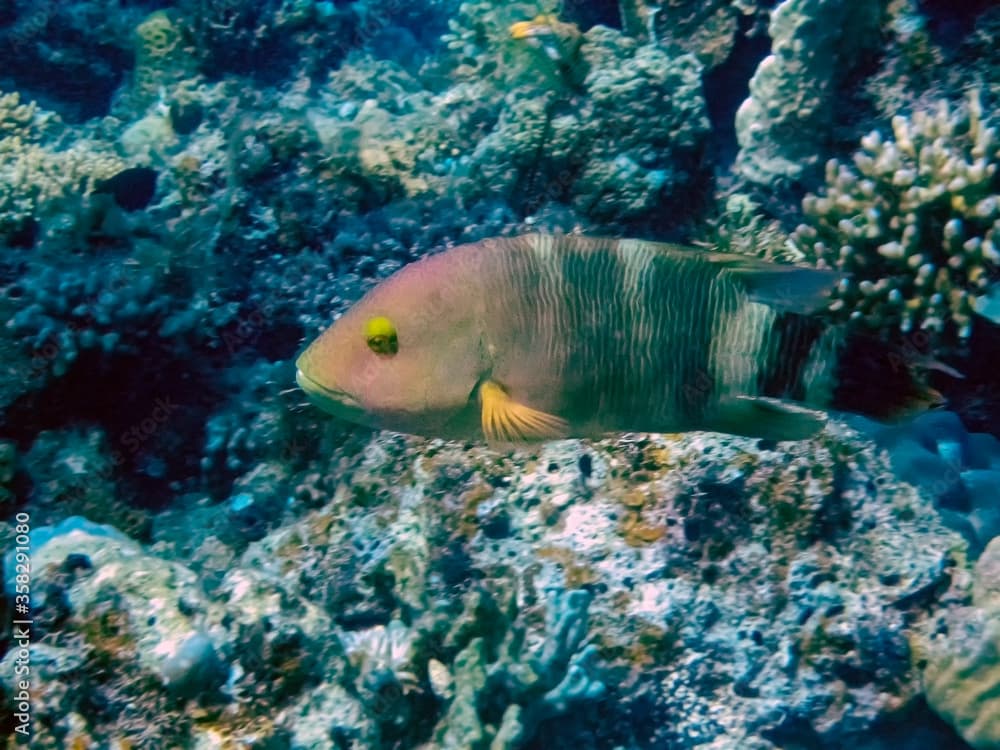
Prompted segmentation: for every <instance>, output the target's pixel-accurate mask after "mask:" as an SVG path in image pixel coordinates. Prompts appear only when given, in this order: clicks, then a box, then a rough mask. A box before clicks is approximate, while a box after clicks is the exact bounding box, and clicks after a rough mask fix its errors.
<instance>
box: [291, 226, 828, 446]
mask: <svg viewBox="0 0 1000 750" xmlns="http://www.w3.org/2000/svg"><path fill="white" fill-rule="evenodd" d="M837 278H838V276H837V275H836V274H835V273H833V272H829V271H822V270H816V269H811V268H800V267H795V266H784V265H777V264H771V263H766V262H763V261H759V260H756V259H753V258H746V257H743V256H733V255H723V254H718V253H710V252H706V251H701V250H696V249H688V248H682V247H678V246H675V245H669V244H663V243H653V242H645V241H639V240H616V239H599V238H586V237H578V236H545V235H529V236H523V237H518V238H512V239H496V240H486V241H483V242H479V243H475V244H471V245H464V246H460V247H456V248H453V249H451V250H448V251H446V252H444V253H441V254H439V255H435V256H431V257H428V258H425V259H423V260H421V261H419V262H417V263H414V264H412V265H410V266H407V267H406V268H404V269H403V270H401V271H400V272H399V273H398V274H396V275H395V276H394V277H392V278H390V279H389V280H387V281H386V282H384V283H383V284H381V285H380V286H378V287H377V288H375V289H374V290H373V291H372V292H371V293H370V294H369V295H367V296H366V297H365V298H363V299H362V300H361V301H360V302H359V303H358V304H357V305H356V306H355V307H354V308H352V309H351V310H349V311H348V312H347V313H346V314H345V315H344V316H343V317H342V318H340V319H339V320H338V321H336V322H335V323H334V325H333V326H331V328H330V329H329V330H328V331H327V332H326V333H324V334H323V336H321V337H320V338H319V339H318V340H317V341H316V342H315V343H314V344H313V345H312V346H311V347H310V348H309V349H308V350H307V351H306V352H305V353H304V354H303V355H302V356H301V357H300V359H299V361H298V363H297V364H298V367H299V377H298V379H299V383H300V384H301V385H302V386H303V387H304V388H305V390H306V391H307V392H308V393H309V394H310V395H311V396H312V397H313V398H314V400H316V401H317V403H319V404H320V405H321V406H324V407H325V408H327V409H328V410H330V411H332V412H334V413H337V414H341V415H342V416H347V417H348V418H350V419H354V420H355V421H360V422H365V423H368V424H372V425H375V426H379V427H383V428H387V429H394V430H399V431H403V432H411V433H416V434H422V435H430V436H440V437H449V438H472V439H478V438H482V437H483V436H484V432H485V433H486V437H489V438H496V437H497V436H496V435H492V434H490V430H489V429H488V426H487V425H486V423H485V417H484V405H485V403H486V402H485V398H484V393H485V392H484V391H483V385H484V384H486V383H490V384H494V385H496V386H498V388H497V389H493V391H492V392H494V393H500V394H502V395H503V394H505V399H509V401H510V404H513V405H514V406H516V407H522V406H523V407H526V408H527V409H528V410H530V411H531V412H533V413H540V414H542V415H543V416H546V415H547V416H550V417H552V418H553V420H554V421H556V422H558V423H559V425H560V426H559V428H558V429H556V428H555V427H553V424H554V422H549V423H547V424H546V425H544V426H542V427H539V426H538V425H536V427H535V428H534V429H532V428H531V426H530V424H527V423H525V424H527V426H526V427H525V428H524V429H521V430H520V431H518V430H516V429H515V430H512V431H510V432H509V433H508V432H507V431H505V430H500V433H499V436H500V437H501V438H518V437H521V438H524V439H534V438H546V437H557V436H596V435H603V434H606V433H613V432H622V431H655V432H681V431H687V430H698V429H703V430H718V431H724V432H731V433H736V434H746V435H755V436H761V437H769V438H774V439H782V438H788V439H798V438H803V437H806V436H808V435H810V434H813V433H814V432H816V431H817V430H818V429H819V428H820V427H821V426H822V423H823V417H822V414H820V413H817V412H815V411H813V410H810V409H807V408H803V407H800V406H797V405H796V404H795V403H792V402H791V401H790V399H794V400H799V401H804V402H806V403H811V404H815V405H817V406H823V405H825V403H826V402H827V401H828V399H829V393H830V372H831V371H832V362H831V357H832V350H833V343H832V342H833V338H831V337H830V336H827V335H824V334H823V327H822V326H821V325H819V324H817V323H816V322H815V321H814V320H812V319H810V318H809V317H808V315H806V314H807V313H809V312H811V311H813V310H815V309H817V308H818V307H821V306H822V304H823V299H824V296H825V294H826V292H827V291H828V290H829V289H830V288H831V287H832V286H833V284H834V283H836V280H837ZM383 318H384V319H385V320H387V321H389V322H390V323H391V325H392V326H394V335H396V337H397V338H398V351H397V352H395V353H392V354H386V353H377V352H374V351H371V347H370V346H365V345H363V344H364V339H365V334H364V327H365V325H366V322H367V321H372V320H375V319H378V320H381V319H383ZM497 408H499V409H500V410H501V414H507V413H508V412H506V411H504V410H505V409H508V408H510V405H508V404H502V405H499V406H498V407H497ZM510 414H511V419H512V420H513V424H514V425H515V426H516V425H518V424H520V422H518V419H520V418H519V417H518V416H517V414H515V413H513V412H510ZM529 422H530V420H529ZM556 433H558V434H556Z"/></svg>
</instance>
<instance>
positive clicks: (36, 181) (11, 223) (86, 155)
mask: <svg viewBox="0 0 1000 750" xmlns="http://www.w3.org/2000/svg"><path fill="white" fill-rule="evenodd" d="M56 125H57V119H56V117H55V115H51V114H48V113H45V112H41V111H40V110H39V109H38V107H37V105H35V104H34V103H33V102H32V103H30V104H24V103H22V102H21V99H20V96H19V95H18V94H17V93H16V92H15V93H12V94H4V95H0V237H5V236H10V235H11V234H12V233H16V232H18V231H20V230H21V229H22V227H23V224H24V222H25V221H27V220H29V219H37V218H40V217H41V215H42V214H44V213H45V212H46V210H48V209H51V208H54V207H55V206H56V205H57V204H58V203H59V201H61V200H63V199H67V198H71V197H72V198H76V197H77V196H79V195H81V194H82V195H86V194H88V193H90V192H91V191H93V189H94V188H95V187H96V184H97V182H98V181H100V180H102V179H107V178H108V177H111V176H112V175H114V174H115V173H117V172H119V171H121V170H122V169H123V168H124V167H125V163H124V162H123V161H122V160H121V159H120V158H119V157H118V156H117V155H116V154H115V153H114V152H113V151H112V150H111V149H110V148H107V147H104V146H100V145H97V144H92V143H87V142H84V141H79V142H77V143H74V144H73V145H72V146H70V147H69V148H67V149H63V150H54V149H52V148H50V147H47V146H45V145H43V143H44V138H45V136H46V134H47V133H48V131H49V129H50V128H53V127H55V126H56Z"/></svg>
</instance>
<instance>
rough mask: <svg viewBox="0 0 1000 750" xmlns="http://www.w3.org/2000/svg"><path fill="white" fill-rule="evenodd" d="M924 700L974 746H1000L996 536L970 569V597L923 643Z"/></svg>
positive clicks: (999, 553) (999, 547)
mask: <svg viewBox="0 0 1000 750" xmlns="http://www.w3.org/2000/svg"><path fill="white" fill-rule="evenodd" d="M925 658H926V666H925V667H924V682H925V685H926V688H925V689H926V691H927V702H928V703H929V704H930V706H931V708H933V709H934V710H935V711H936V712H937V713H938V714H940V715H941V717H942V718H944V719H945V720H946V721H947V722H948V723H949V724H950V725H952V726H953V727H955V728H956V729H957V730H958V731H959V733H960V734H961V735H962V737H963V738H964V739H965V740H966V741H967V742H968V743H969V744H970V745H972V747H974V748H976V750H990V749H991V748H996V747H1000V538H998V539H994V540H993V541H992V542H990V544H989V545H988V546H987V547H986V550H985V551H984V552H983V554H982V556H981V557H980V558H979V561H978V562H977V563H976V567H975V571H974V583H973V590H972V603H971V605H970V606H968V607H963V608H960V609H955V610H952V611H950V612H948V613H947V615H945V616H944V617H943V618H942V627H940V628H939V629H938V631H937V632H936V633H935V635H934V636H933V638H932V639H931V640H930V642H929V644H927V646H926V653H925Z"/></svg>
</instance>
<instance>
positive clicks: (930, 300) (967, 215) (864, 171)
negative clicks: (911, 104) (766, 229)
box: [794, 90, 1000, 340]
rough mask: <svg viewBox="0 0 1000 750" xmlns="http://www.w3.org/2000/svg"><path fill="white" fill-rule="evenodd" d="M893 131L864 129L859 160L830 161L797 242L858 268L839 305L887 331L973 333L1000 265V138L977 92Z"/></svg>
mask: <svg viewBox="0 0 1000 750" xmlns="http://www.w3.org/2000/svg"><path fill="white" fill-rule="evenodd" d="M892 130H893V137H892V138H886V137H884V136H883V135H882V134H881V133H880V132H878V131H873V132H872V133H870V134H869V135H867V136H865V137H864V138H863V139H862V142H861V150H860V151H858V152H857V153H856V154H855V156H854V159H853V166H851V165H847V164H841V163H839V162H837V161H830V162H828V163H827V168H826V192H825V194H824V195H820V196H814V195H810V196H807V197H806V198H805V199H804V200H803V204H802V205H803V211H804V213H805V215H806V219H807V222H808V223H806V224H804V225H802V226H800V227H799V229H798V230H797V231H796V232H795V235H794V241H795V242H796V244H797V245H798V246H799V247H800V248H801V249H802V250H803V252H805V253H806V254H807V255H808V256H809V257H812V258H815V259H816V260H817V261H819V262H820V263H822V264H824V265H826V266H829V267H833V268H837V269H840V270H843V271H845V272H847V273H848V274H850V275H849V276H848V277H846V278H845V279H844V281H842V282H841V284H840V286H839V287H838V289H837V293H836V300H835V302H834V303H833V305H832V309H833V310H835V311H842V312H843V314H844V315H847V316H850V318H851V319H853V320H857V321H860V322H861V323H863V324H864V325H866V326H868V327H871V328H874V329H876V330H879V331H882V332H889V331H892V330H893V329H898V330H900V331H902V332H903V333H910V332H913V331H925V332H926V334H927V335H928V336H933V337H938V338H943V339H945V340H947V338H948V337H949V336H950V337H952V339H954V338H957V339H965V338H967V337H968V336H969V335H970V333H971V331H972V315H973V313H974V312H975V311H976V308H977V304H978V299H979V297H980V296H982V295H984V294H985V293H986V290H987V289H988V287H989V285H990V284H991V283H992V282H993V281H994V279H993V274H994V269H995V267H996V265H997V263H1000V174H998V170H1000V139H998V137H997V131H996V128H995V127H993V126H992V125H991V124H990V122H989V121H988V119H987V117H986V115H985V113H984V111H983V108H982V104H981V101H980V95H979V93H978V91H975V90H973V91H971V92H970V93H969V96H968V102H967V105H966V106H965V107H964V108H952V107H950V106H949V105H948V104H947V103H946V102H943V101H942V102H939V104H938V106H937V108H936V110H935V111H934V112H923V111H917V112H914V114H913V115H912V117H905V116H903V115H897V116H896V117H894V118H893V120H892Z"/></svg>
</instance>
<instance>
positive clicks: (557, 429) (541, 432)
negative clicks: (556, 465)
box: [479, 380, 568, 443]
mask: <svg viewBox="0 0 1000 750" xmlns="http://www.w3.org/2000/svg"><path fill="white" fill-rule="evenodd" d="M479 401H480V404H481V407H482V427H483V435H485V436H486V439H487V440H488V441H489V442H491V443H524V442H533V441H539V440H556V439H558V438H561V437H565V436H566V433H567V431H568V425H567V424H566V421H565V420H564V419H560V418H559V417H556V416H554V415H552V414H546V413H545V412H543V411H538V410H537V409H532V408H531V407H530V406H525V405H524V404H522V403H520V402H518V401H515V400H514V399H512V398H511V397H510V394H509V393H507V391H505V390H504V389H503V388H502V387H501V386H500V385H499V384H497V383H495V382H493V381H492V380H487V381H485V382H484V383H483V384H482V385H481V386H479Z"/></svg>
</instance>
